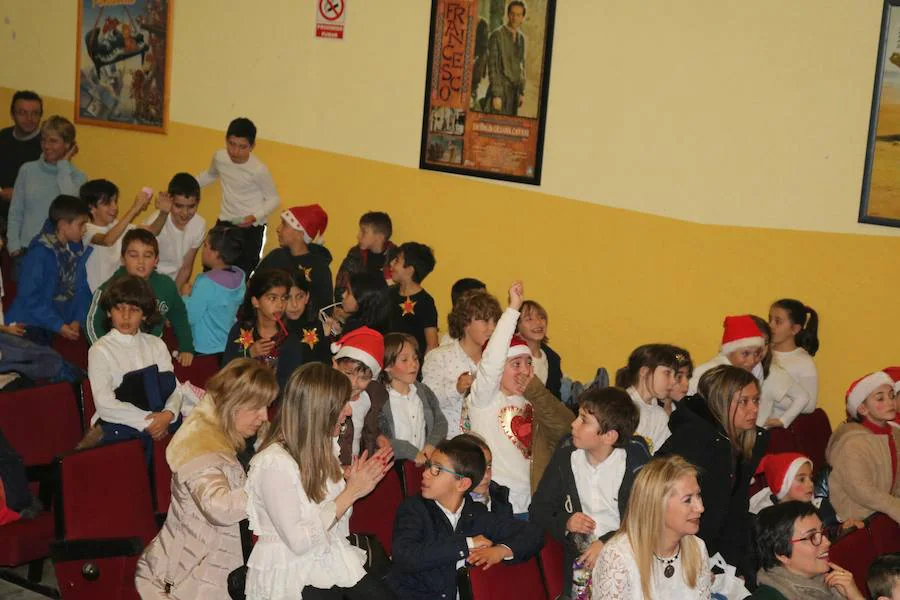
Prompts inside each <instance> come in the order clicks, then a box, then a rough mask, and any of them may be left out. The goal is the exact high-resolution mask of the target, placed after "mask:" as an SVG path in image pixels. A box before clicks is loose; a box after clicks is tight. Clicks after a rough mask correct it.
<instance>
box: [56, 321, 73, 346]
mask: <svg viewBox="0 0 900 600" xmlns="http://www.w3.org/2000/svg"><path fill="white" fill-rule="evenodd" d="M59 335H61V336H63V337H64V338H66V339H67V340H71V341H73V342H74V341H75V340H77V339H78V329H75V328H73V327H72V324H71V323H66V324H65V325H63V326H62V327H60V328H59Z"/></svg>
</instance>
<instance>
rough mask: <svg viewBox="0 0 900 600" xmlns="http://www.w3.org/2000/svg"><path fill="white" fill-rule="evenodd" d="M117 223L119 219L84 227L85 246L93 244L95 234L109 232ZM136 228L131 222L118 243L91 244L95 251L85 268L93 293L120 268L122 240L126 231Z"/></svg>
mask: <svg viewBox="0 0 900 600" xmlns="http://www.w3.org/2000/svg"><path fill="white" fill-rule="evenodd" d="M116 223H118V221H113V222H112V223H110V224H109V225H105V226H104V225H96V224H94V223H88V224H87V226H86V227H85V229H84V237H83V238H81V241H82V243H83V244H84V247H85V248H87V246H88V244H91V240H92V239H93V237H94V236H95V235H98V234H103V233H106V232H108V231H109V230H110V229H112V228H113V227H114V226H115V224H116ZM134 228H135V227H134V225H131V224H129V225H128V227H126V228H125V231H123V232H122V235H120V236H119V239H117V240H116V243H115V244H113V245H112V246H99V245H94V244H91V245H92V246H93V248H94V251H93V252H91V255H90V256H89V257H88V259H87V262H86V263H85V270H86V271H87V281H88V287H90V288H91V293H92V294H93V293H94V292H95V291H97V288H98V287H100V286H101V285H103V283H104V282H105V281H106V280H107V279H109V278H110V277H112V274H113V273H115V272H116V269H118V268H119V265H120V264H121V262H122V240H123V239H124V238H125V233H127V232H128V231H131V230H132V229H134Z"/></svg>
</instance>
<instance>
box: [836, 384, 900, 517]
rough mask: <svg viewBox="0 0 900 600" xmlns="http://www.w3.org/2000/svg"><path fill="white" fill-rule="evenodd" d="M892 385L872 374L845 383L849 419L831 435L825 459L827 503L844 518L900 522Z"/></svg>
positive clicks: (898, 439) (898, 435)
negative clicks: (875, 517)
mask: <svg viewBox="0 0 900 600" xmlns="http://www.w3.org/2000/svg"><path fill="white" fill-rule="evenodd" d="M893 383H894V382H893V381H892V380H891V378H890V377H889V376H888V375H887V373H885V372H884V371H875V372H874V373H870V374H868V375H866V376H865V377H861V378H860V379H857V380H856V381H854V382H853V383H852V384H850V389H848V390H847V414H848V415H849V416H850V418H849V419H848V420H847V422H846V423H843V424H841V426H840V427H838V428H837V430H836V431H835V432H834V433H833V434H832V436H831V439H829V440H828V446H827V447H826V449H825V459H826V460H827V461H828V464H830V465H831V466H832V467H833V469H832V471H831V475H830V476H829V478H828V488H829V490H830V493H831V502H832V504H834V509H835V510H836V511H837V514H838V515H840V516H841V517H842V518H844V519H865V518H866V517H868V516H869V515H871V514H872V513H873V512H883V513H885V514H886V515H888V516H889V517H891V518H892V519H894V521H897V522H898V523H900V460H898V455H897V449H898V448H900V429H897V428H895V427H891V426H890V425H888V422H889V421H892V420H894V418H895V417H896V415H897V410H896V408H895V407H894V388H893Z"/></svg>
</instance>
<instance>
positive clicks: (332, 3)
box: [319, 0, 344, 21]
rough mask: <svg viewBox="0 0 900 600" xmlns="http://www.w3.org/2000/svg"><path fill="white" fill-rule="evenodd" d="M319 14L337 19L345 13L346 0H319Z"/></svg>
mask: <svg viewBox="0 0 900 600" xmlns="http://www.w3.org/2000/svg"><path fill="white" fill-rule="evenodd" d="M319 14H320V15H322V17H323V18H325V19H327V20H329V21H337V20H338V19H340V18H341V16H342V15H343V14H344V0H319Z"/></svg>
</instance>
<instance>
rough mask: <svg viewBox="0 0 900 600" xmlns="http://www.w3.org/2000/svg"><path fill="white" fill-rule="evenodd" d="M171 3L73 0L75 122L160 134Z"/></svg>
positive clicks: (165, 114) (165, 118)
mask: <svg viewBox="0 0 900 600" xmlns="http://www.w3.org/2000/svg"><path fill="white" fill-rule="evenodd" d="M172 2H173V0H78V36H77V38H78V40H77V41H78V48H77V52H76V55H77V65H78V71H77V73H76V74H75V121H76V122H77V123H87V124H89V125H101V126H104V127H121V128H125V129H137V130H141V131H150V132H154V133H165V132H166V127H167V126H168V122H169V70H170V65H171V54H172V10H173V8H172Z"/></svg>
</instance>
